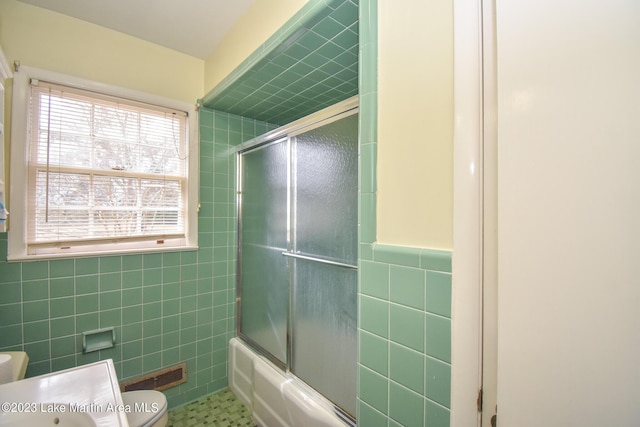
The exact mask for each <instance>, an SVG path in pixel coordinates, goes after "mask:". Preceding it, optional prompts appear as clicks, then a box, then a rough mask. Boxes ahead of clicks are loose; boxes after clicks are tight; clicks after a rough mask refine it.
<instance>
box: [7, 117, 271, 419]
mask: <svg viewBox="0 0 640 427" xmlns="http://www.w3.org/2000/svg"><path fill="white" fill-rule="evenodd" d="M199 115H200V135H201V140H200V199H201V209H200V212H199V221H198V226H199V236H198V238H199V250H197V251H187V252H167V253H154V254H144V255H142V254H140V255H124V256H105V257H92V258H70V259H59V260H52V261H33V262H12V263H8V262H6V259H7V233H0V351H2V350H5V351H9V350H24V351H26V352H27V353H28V354H29V358H30V362H29V366H28V369H27V376H35V375H39V374H44V373H48V372H52V371H57V370H60V369H64V368H69V367H74V366H78V365H82V364H85V363H89V362H94V361H97V360H100V359H106V358H111V359H113V361H114V365H115V368H116V372H117V374H118V378H119V379H120V380H121V381H123V380H127V379H131V378H135V377H138V376H140V375H143V374H145V373H148V372H152V371H155V370H158V369H161V368H163V367H166V366H170V365H173V364H176V363H178V362H183V361H186V362H187V370H188V382H187V383H185V384H182V385H180V386H178V387H175V388H172V389H169V390H167V391H166V392H165V393H166V394H167V397H168V399H169V405H170V407H175V406H177V405H180V404H183V403H186V402H189V401H191V400H194V399H197V398H199V397H201V396H203V395H206V394H209V393H212V392H214V391H217V390H220V389H222V388H224V387H225V386H226V384H227V365H226V363H227V346H228V344H227V343H228V341H229V339H230V338H231V336H232V335H233V333H234V321H235V319H234V315H235V313H234V304H233V302H234V299H235V246H234V245H235V203H234V201H235V199H234V194H233V193H234V190H233V186H234V180H233V177H234V176H235V175H234V167H235V166H234V165H235V163H234V161H233V158H232V156H231V155H230V154H229V147H230V146H232V145H235V144H238V143H240V142H243V141H245V140H248V139H251V138H253V137H255V136H257V135H260V134H262V133H264V132H266V131H267V130H269V129H271V128H273V126H271V125H267V124H265V123H262V122H258V121H255V120H249V119H244V118H241V117H237V116H231V115H229V114H225V113H218V112H214V111H211V110H207V109H201V110H200V112H199ZM109 326H113V327H115V330H116V346H115V347H114V348H111V349H107V350H101V351H97V352H93V353H89V354H82V335H81V333H82V332H83V331H88V330H91V329H97V328H101V327H109Z"/></svg>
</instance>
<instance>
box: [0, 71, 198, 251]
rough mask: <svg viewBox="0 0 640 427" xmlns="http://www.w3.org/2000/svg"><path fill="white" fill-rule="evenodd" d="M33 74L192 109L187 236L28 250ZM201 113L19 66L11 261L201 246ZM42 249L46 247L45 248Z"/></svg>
mask: <svg viewBox="0 0 640 427" xmlns="http://www.w3.org/2000/svg"><path fill="white" fill-rule="evenodd" d="M31 79H36V80H42V81H48V82H51V83H56V84H59V85H64V86H70V87H75V88H78V89H83V90H88V91H92V92H96V93H99V94H105V95H109V96H115V97H119V98H124V99H129V100H132V101H137V102H142V103H146V104H150V105H157V106H160V107H165V108H170V109H174V110H179V111H184V112H186V113H187V147H188V164H187V171H188V172H187V182H188V184H187V185H188V189H187V201H186V208H187V214H186V218H185V236H184V238H176V239H165V240H164V241H161V242H156V241H155V240H154V241H132V242H105V243H94V244H90V245H78V246H74V247H71V248H66V247H65V249H61V248H52V249H51V250H50V251H45V253H38V254H29V252H28V245H27V237H26V236H27V224H26V213H27V191H26V188H27V187H26V186H27V178H28V168H27V161H28V158H27V156H28V143H27V137H28V129H27V127H28V116H29V111H28V109H29V97H30V82H31ZM197 118H198V114H197V111H196V109H195V106H194V105H191V104H188V103H185V102H181V101H176V100H172V99H168V98H164V97H161V96H157V95H152V94H148V93H145V92H140V91H136V90H132V89H126V88H122V87H117V86H112V85H109V84H104V83H99V82H94V81H91V80H86V79H82V78H78V77H73V76H69V75H65V74H61V73H56V72H53V71H47V70H42V69H38V68H33V67H27V66H24V65H22V66H20V68H19V69H18V70H17V71H16V72H15V73H14V75H13V99H12V113H11V168H10V169H11V171H10V174H11V183H10V185H11V188H10V203H11V205H10V207H11V209H10V212H11V223H10V230H9V233H8V248H7V249H8V251H7V252H8V256H7V259H8V260H9V261H24V260H33V259H51V258H63V257H81V256H99V255H110V254H128V253H141V252H165V251H180V250H196V249H198V206H199V200H198V199H199V175H200V173H199V163H200V162H199V158H200V153H199V140H198V119H197ZM40 252H42V251H40Z"/></svg>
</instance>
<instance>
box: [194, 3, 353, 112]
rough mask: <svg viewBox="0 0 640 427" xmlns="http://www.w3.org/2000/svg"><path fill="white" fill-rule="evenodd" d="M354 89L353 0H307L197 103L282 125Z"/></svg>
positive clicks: (336, 100) (319, 108)
mask: <svg viewBox="0 0 640 427" xmlns="http://www.w3.org/2000/svg"><path fill="white" fill-rule="evenodd" d="M357 93H358V2H357V0H333V1H331V0H316V1H314V0H310V1H309V3H307V5H306V6H305V7H303V8H302V9H301V11H300V12H299V13H298V14H296V15H295V16H294V17H293V18H292V19H291V20H290V21H289V22H288V23H287V24H286V25H285V27H283V29H281V30H280V32H278V33H276V34H275V35H274V36H273V37H272V38H270V39H269V40H268V41H267V42H265V44H264V45H263V46H262V47H261V49H258V50H257V51H256V52H255V53H254V54H252V55H251V56H250V57H249V58H247V60H245V62H243V64H241V65H240V66H239V67H238V68H237V69H236V70H235V71H234V72H233V73H231V75H230V76H229V77H228V78H227V79H225V80H223V81H222V82H221V83H220V85H218V86H217V87H216V88H214V89H213V90H212V91H211V92H210V93H209V94H208V95H207V96H206V97H205V98H204V99H203V100H202V101H201V102H202V104H203V105H204V106H205V107H207V108H212V109H215V110H219V111H225V112H228V113H231V114H237V115H240V116H244V117H248V118H252V119H257V120H262V121H265V122H268V123H273V124H277V125H284V124H287V123H290V122H292V121H294V120H297V119H299V118H302V117H304V116H307V115H309V114H311V113H313V112H315V111H318V110H321V109H322V108H324V107H327V106H330V105H333V104H335V103H337V102H339V101H342V100H345V99H347V98H349V97H351V96H353V95H356V94H357Z"/></svg>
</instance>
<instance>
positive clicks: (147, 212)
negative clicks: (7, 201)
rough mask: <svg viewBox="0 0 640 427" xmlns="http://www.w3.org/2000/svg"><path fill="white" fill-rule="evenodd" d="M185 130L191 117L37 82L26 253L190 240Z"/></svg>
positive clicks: (31, 109) (32, 103)
mask: <svg viewBox="0 0 640 427" xmlns="http://www.w3.org/2000/svg"><path fill="white" fill-rule="evenodd" d="M186 127H187V118H186V113H184V112H180V111H173V110H170V109H167V108H163V107H155V106H151V105H147V104H142V103H138V102H135V101H130V100H126V99H120V98H115V97H111V96H106V95H101V94H97V93H94V92H89V91H85V90H80V89H76V88H71V87H65V86H60V85H56V84H51V83H46V82H42V81H32V84H31V87H30V96H29V118H28V128H29V132H28V141H27V145H28V160H27V167H28V177H27V224H26V238H27V246H28V252H29V253H32V254H33V253H38V250H39V248H47V247H57V248H63V249H64V247H65V246H76V245H87V244H101V243H114V242H126V241H131V242H135V241H155V242H157V243H162V241H163V239H174V238H178V239H179V238H184V237H185V224H186V221H187V219H186V205H187V203H186V201H187V187H188V183H187V177H188V174H187V165H188V163H187V148H188V147H187V142H186V140H187V137H186V135H187V131H186Z"/></svg>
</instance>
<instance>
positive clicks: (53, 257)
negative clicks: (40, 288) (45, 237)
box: [7, 246, 199, 262]
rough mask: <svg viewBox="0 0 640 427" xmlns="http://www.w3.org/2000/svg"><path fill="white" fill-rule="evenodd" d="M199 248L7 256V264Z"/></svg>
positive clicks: (170, 247) (180, 247)
mask: <svg viewBox="0 0 640 427" xmlns="http://www.w3.org/2000/svg"><path fill="white" fill-rule="evenodd" d="M198 248H199V247H198V246H169V247H162V248H135V249H117V250H111V251H110V250H106V251H82V252H81V251H78V252H73V253H59V254H54V253H46V254H36V255H16V256H10V255H9V256H7V262H25V261H47V260H56V259H68V258H88V257H101V256H117V255H121V256H125V255H138V254H149V253H162V252H187V251H197V250H198Z"/></svg>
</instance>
